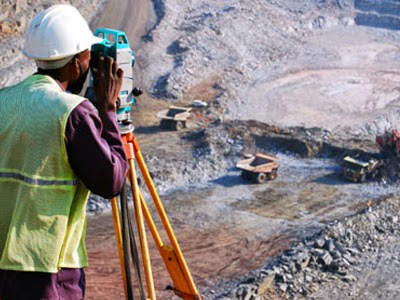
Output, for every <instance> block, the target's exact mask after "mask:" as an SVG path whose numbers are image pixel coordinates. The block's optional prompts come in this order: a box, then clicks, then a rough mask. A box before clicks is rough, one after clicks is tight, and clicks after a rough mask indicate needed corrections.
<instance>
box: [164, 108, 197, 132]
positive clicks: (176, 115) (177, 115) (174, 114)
mask: <svg viewBox="0 0 400 300" xmlns="http://www.w3.org/2000/svg"><path fill="white" fill-rule="evenodd" d="M190 111H191V108H190V107H178V106H170V107H169V108H168V109H165V110H163V111H160V112H158V113H157V115H156V116H157V118H159V119H161V121H160V126H161V128H163V129H169V130H177V131H179V130H181V129H183V128H185V127H186V120H187V119H188V118H189V117H190V116H191V115H190Z"/></svg>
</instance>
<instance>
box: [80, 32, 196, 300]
mask: <svg viewBox="0 0 400 300" xmlns="http://www.w3.org/2000/svg"><path fill="white" fill-rule="evenodd" d="M95 35H96V36H98V37H100V38H103V41H102V42H100V43H98V44H95V45H93V46H92V49H91V50H92V51H93V52H101V53H102V54H103V56H112V57H113V58H114V60H115V61H117V62H118V65H119V67H120V68H121V69H123V70H124V80H123V84H122V87H121V91H120V96H119V99H118V101H117V118H118V124H119V127H120V132H121V139H122V142H123V144H124V148H125V152H126V155H127V158H128V162H129V167H130V170H129V172H128V176H127V179H128V180H129V182H130V185H131V189H132V196H133V197H132V198H133V208H134V213H135V218H136V225H137V232H138V235H139V237H138V241H139V244H140V251H141V258H142V260H143V269H144V275H145V283H146V288H147V296H146V295H145V294H146V293H145V291H144V288H143V284H142V279H141V272H140V264H139V254H138V250H137V248H138V247H137V246H136V245H137V244H136V240H135V237H134V232H133V224H132V218H131V217H130V213H129V210H128V199H127V184H126V183H125V184H124V187H123V189H122V191H121V194H120V205H119V204H118V198H117V197H114V198H112V199H111V207H112V213H113V222H114V229H115V236H116V240H117V246H118V254H119V260H120V266H121V274H122V279H123V283H124V292H125V299H126V300H131V299H133V298H134V293H133V288H132V280H131V279H132V276H131V267H132V266H133V269H134V270H135V273H136V277H137V279H138V285H139V292H140V297H141V298H140V299H141V300H148V299H149V300H155V299H156V295H155V288H154V281H153V274H152V269H151V262H150V255H149V249H148V243H147V236H146V229H145V221H146V224H147V226H148V229H149V231H150V233H151V235H152V237H153V239H154V242H155V244H156V246H157V248H158V251H159V253H160V255H161V257H162V259H163V261H164V264H165V266H166V268H167V271H168V273H169V275H170V277H171V279H172V282H173V285H172V287H171V289H172V291H173V292H174V293H175V295H177V296H178V297H180V298H182V299H185V300H186V299H187V300H190V299H193V300H201V296H200V294H199V293H198V291H197V289H196V286H195V284H194V281H193V279H192V276H191V274H190V272H189V269H188V267H187V265H186V262H185V259H184V257H183V254H182V251H181V249H180V247H179V244H178V241H177V239H176V237H175V235H174V233H173V230H172V227H171V224H170V222H169V220H168V217H167V214H166V212H165V210H164V207H163V204H162V202H161V200H160V198H159V196H158V193H157V190H156V188H155V186H154V183H153V180H152V178H151V175H150V173H149V171H148V169H147V166H146V164H145V161H144V159H143V156H142V154H141V151H140V147H139V143H138V141H137V140H136V137H135V136H134V134H133V130H134V126H133V125H132V120H131V107H132V105H133V104H134V103H135V98H134V97H135V96H139V95H140V94H141V93H142V92H141V91H140V90H139V89H137V88H134V87H133V75H132V73H133V71H132V68H133V65H134V63H135V58H134V53H133V50H132V49H131V48H130V45H129V42H128V38H127V36H126V35H125V33H124V32H122V31H119V30H114V29H108V28H99V29H97V30H96V31H95ZM85 96H86V97H87V98H88V99H89V100H91V101H92V102H94V103H95V102H96V101H95V97H94V92H93V86H92V85H89V87H88V89H87V92H86V95H85ZM95 104H96V103H95ZM135 161H136V164H137V165H138V166H139V169H140V172H141V174H142V177H143V179H144V181H145V183H146V186H147V188H148V191H149V194H150V195H151V197H152V199H153V202H154V205H155V208H156V210H157V212H158V215H159V218H160V220H161V223H162V225H163V227H164V230H165V232H166V234H167V237H168V239H169V242H170V245H167V244H164V243H163V241H162V239H161V237H160V234H159V232H158V230H157V227H156V225H155V222H154V220H153V218H152V216H151V214H150V211H149V208H148V206H147V204H146V202H145V199H144V197H143V194H142V192H141V190H140V188H139V184H138V179H137V173H136V170H135Z"/></svg>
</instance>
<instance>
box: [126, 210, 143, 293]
mask: <svg viewBox="0 0 400 300" xmlns="http://www.w3.org/2000/svg"><path fill="white" fill-rule="evenodd" d="M128 225H129V233H130V237H131V238H130V241H131V256H132V262H133V268H134V270H135V273H136V278H137V280H138V285H139V292H140V299H141V300H145V299H146V294H145V292H144V288H143V281H142V274H141V273H140V267H139V265H140V264H139V253H138V249H137V245H136V240H135V234H134V232H133V227H132V226H133V224H132V218H131V217H129V218H128Z"/></svg>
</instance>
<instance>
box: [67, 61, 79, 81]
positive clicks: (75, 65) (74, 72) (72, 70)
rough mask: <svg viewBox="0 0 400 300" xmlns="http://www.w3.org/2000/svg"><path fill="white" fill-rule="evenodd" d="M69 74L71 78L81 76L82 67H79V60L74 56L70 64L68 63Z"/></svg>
mask: <svg viewBox="0 0 400 300" xmlns="http://www.w3.org/2000/svg"><path fill="white" fill-rule="evenodd" d="M68 72H69V74H70V75H71V77H74V78H75V77H78V76H79V75H80V72H81V71H80V65H79V59H78V58H77V57H76V56H74V58H72V59H71V60H70V61H69V63H68Z"/></svg>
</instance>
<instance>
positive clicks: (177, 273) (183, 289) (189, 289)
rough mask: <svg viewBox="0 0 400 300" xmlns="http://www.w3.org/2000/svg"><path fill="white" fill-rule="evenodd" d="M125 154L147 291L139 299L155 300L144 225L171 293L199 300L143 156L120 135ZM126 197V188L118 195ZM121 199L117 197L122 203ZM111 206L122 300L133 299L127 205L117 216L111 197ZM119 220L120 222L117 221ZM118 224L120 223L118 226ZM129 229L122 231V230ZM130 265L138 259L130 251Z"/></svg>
mask: <svg viewBox="0 0 400 300" xmlns="http://www.w3.org/2000/svg"><path fill="white" fill-rule="evenodd" d="M121 138H122V141H123V144H124V147H125V152H126V154H127V157H128V161H129V166H130V170H129V173H128V176H127V177H128V180H129V182H130V184H131V189H132V195H133V206H134V211H135V217H136V224H137V230H138V234H139V242H140V250H141V254H142V255H141V256H142V259H143V268H144V274H145V280H146V287H147V294H148V296H147V298H144V295H143V293H142V296H141V297H142V299H150V300H155V299H156V295H155V289H154V281H153V274H152V269H151V262H150V255H149V249H148V244H147V237H146V230H145V224H144V221H146V223H147V226H148V228H149V231H150V233H151V235H152V237H153V239H154V241H155V244H156V246H157V248H158V250H159V253H160V255H161V257H162V259H163V261H164V264H165V266H166V268H167V270H168V273H169V275H170V277H171V279H172V282H173V286H172V288H171V289H172V290H173V292H174V293H175V295H177V296H178V297H180V298H182V299H184V300H186V299H187V300H191V299H193V300H201V296H200V294H199V293H198V291H197V289H196V286H195V284H194V282H193V279H192V276H191V274H190V272H189V269H188V267H187V265H186V262H185V259H184V257H183V254H182V251H181V249H180V246H179V244H178V241H177V239H176V237H175V235H174V233H173V230H172V227H171V224H170V222H169V220H168V217H167V214H166V212H165V209H164V207H163V204H162V202H161V200H160V198H159V196H158V193H157V191H156V188H155V186H154V183H153V180H152V178H151V176H150V173H149V171H148V169H147V167H146V164H145V162H144V159H143V156H142V154H141V151H140V147H139V143H138V142H137V139H136V137H135V136H134V135H133V133H132V132H128V133H123V134H122V135H121ZM135 161H136V162H137V165H138V166H139V169H140V172H141V174H142V176H143V178H144V181H145V183H146V186H147V188H148V191H149V193H150V195H151V197H152V199H153V202H154V205H155V207H156V210H157V212H158V215H159V217H160V220H161V223H162V225H163V227H164V230H165V232H166V234H167V236H168V239H169V242H170V243H171V244H170V245H166V244H164V243H163V241H162V239H161V237H160V234H159V232H158V230H157V227H156V225H155V223H154V221H153V218H152V216H151V214H150V211H149V209H148V207H147V204H146V202H145V200H144V197H143V194H142V192H141V190H140V189H139V185H138V181H137V173H136V170H135ZM123 194H125V195H126V185H125V188H124V190H123V192H122V193H121V195H123ZM122 198H123V197H121V199H122ZM111 206H112V212H113V221H114V229H115V235H116V240H117V246H118V254H119V259H120V265H121V273H122V278H123V282H124V291H125V298H126V299H127V300H131V299H133V292H132V284H131V282H130V268H129V257H128V256H129V253H128V252H129V251H128V249H129V246H128V242H129V241H130V242H131V243H130V247H131V250H132V249H133V248H136V246H135V244H134V240H135V239H134V237H133V231H132V226H131V225H132V224H131V222H130V218H129V212H128V211H127V201H123V200H122V201H121V214H122V218H121V215H120V210H119V207H118V199H117V197H114V198H113V199H111ZM121 220H122V221H121ZM121 223H123V224H122V225H123V226H121ZM127 226H128V227H129V228H126V227H127ZM131 252H132V254H131V256H132V260H133V263H134V264H135V263H138V255H137V253H135V252H134V251H131ZM135 268H136V269H137V270H136V269H135V270H136V271H137V273H139V275H138V279H139V284H140V286H139V289H140V290H141V292H143V288H142V286H141V278H140V277H141V276H140V272H138V271H139V268H138V267H137V266H135Z"/></svg>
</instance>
